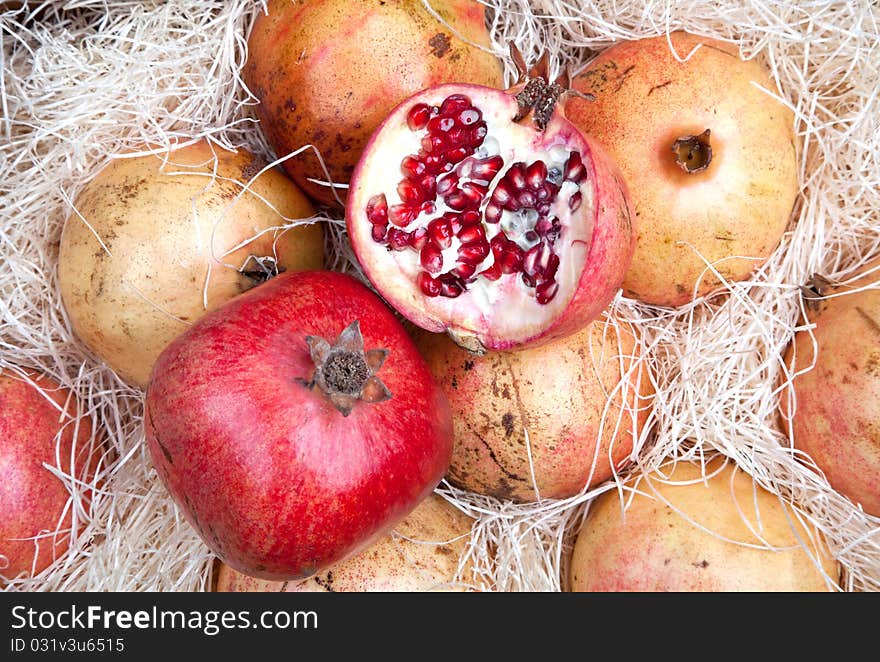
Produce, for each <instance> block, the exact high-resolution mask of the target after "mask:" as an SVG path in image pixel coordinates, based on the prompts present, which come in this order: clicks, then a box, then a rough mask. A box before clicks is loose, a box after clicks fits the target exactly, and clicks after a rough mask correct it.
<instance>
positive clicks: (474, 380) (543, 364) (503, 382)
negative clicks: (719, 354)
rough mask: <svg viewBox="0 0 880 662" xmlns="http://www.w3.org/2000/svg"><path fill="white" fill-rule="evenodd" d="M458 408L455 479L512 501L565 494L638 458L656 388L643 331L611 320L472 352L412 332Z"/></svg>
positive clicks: (452, 479) (451, 473)
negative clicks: (637, 442) (529, 344)
mask: <svg viewBox="0 0 880 662" xmlns="http://www.w3.org/2000/svg"><path fill="white" fill-rule="evenodd" d="M414 337H415V338H416V343H417V345H418V346H419V349H420V350H421V351H422V354H423V355H424V356H425V358H426V359H427V361H428V365H429V366H430V368H431V372H432V373H433V374H434V376H435V377H436V378H437V380H438V381H439V382H440V385H441V386H442V387H443V389H444V391H445V392H446V394H447V396H448V397H449V402H450V405H451V406H452V415H453V423H454V426H455V445H454V446H453V451H452V464H451V466H450V469H449V473H448V474H447V479H448V480H449V481H450V482H451V483H453V484H455V485H457V486H458V487H461V488H463V489H467V490H470V491H472V492H476V493H478V494H483V495H488V496H494V497H497V498H501V499H511V500H513V501H519V502H524V501H534V500H535V499H536V498H537V497H538V495H540V496H541V497H542V498H557V499H561V498H566V497H570V496H574V495H575V494H577V493H578V492H580V491H581V490H582V489H583V488H585V487H588V486H595V485H598V484H599V483H602V482H603V481H606V480H608V479H609V478H611V477H612V476H613V475H614V472H615V470H616V471H618V472H619V471H622V470H623V469H624V468H625V467H626V465H627V464H628V463H629V461H630V456H631V454H632V451H633V444H634V438H635V437H637V436H638V435H639V434H640V433H641V431H642V429H643V428H644V426H645V421H646V419H647V417H648V413H649V411H650V409H651V398H652V396H653V386H652V383H651V380H650V376H649V374H648V368H647V365H646V364H645V363H643V362H642V363H640V362H639V358H640V350H639V345H638V339H637V336H636V332H635V330H634V329H633V328H632V327H630V326H629V325H627V324H626V323H625V322H622V321H621V322H619V323H618V324H616V325H615V324H613V323H612V321H611V320H610V319H609V318H607V317H605V318H602V319H599V320H597V321H595V322H593V323H592V324H590V325H589V326H587V328H585V329H584V330H582V331H580V332H578V333H575V334H573V335H570V336H567V337H565V338H563V339H561V340H555V341H553V342H550V343H547V344H544V345H541V346H539V347H535V348H527V349H521V350H517V351H507V352H488V353H486V354H485V355H483V356H474V355H473V354H470V353H468V352H466V351H464V350H462V349H461V348H459V347H458V346H457V345H456V344H455V343H453V342H452V340H450V339H449V337H448V336H446V335H445V334H435V333H432V334H429V333H414Z"/></svg>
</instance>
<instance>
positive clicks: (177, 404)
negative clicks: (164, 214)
mask: <svg viewBox="0 0 880 662" xmlns="http://www.w3.org/2000/svg"><path fill="white" fill-rule="evenodd" d="M144 417H145V428H146V438H147V444H148V446H149V449H150V453H151V455H152V458H153V462H154V463H155V466H156V468H157V470H158V472H159V475H160V476H161V477H162V480H163V481H164V483H165V485H166V486H167V487H168V489H169V491H170V492H171V494H172V496H173V497H174V498H175V500H176V501H177V503H178V505H179V506H180V507H181V509H182V510H183V512H184V514H185V515H186V517H187V519H188V520H189V521H190V523H191V524H192V525H193V526H194V527H195V528H196V529H197V530H198V531H199V533H200V534H201V536H202V538H203V539H204V540H205V542H206V543H207V544H208V546H209V547H211V549H212V550H213V551H214V552H215V553H216V554H217V555H218V556H219V557H220V559H221V560H223V561H224V562H225V563H226V564H227V565H229V566H231V567H232V568H234V569H236V570H238V571H239V572H243V573H245V574H248V575H251V576H254V577H261V578H264V579H296V578H301V577H304V576H308V575H311V574H314V573H315V572H318V571H319V570H321V569H323V568H326V567H327V566H329V565H331V564H333V563H336V562H337V561H340V560H342V559H343V558H346V557H348V556H349V555H351V554H354V553H356V552H358V551H360V550H361V549H363V548H365V547H366V546H368V545H369V544H370V543H371V542H372V541H373V540H374V539H375V538H377V537H378V536H380V535H382V534H383V533H385V532H386V531H387V530H388V529H389V528H390V527H392V526H394V525H395V524H396V523H397V522H399V521H400V520H402V519H403V518H404V517H406V515H408V514H409V513H410V511H411V510H412V509H413V508H415V506H416V505H418V504H419V502H421V501H422V500H423V499H424V498H425V497H426V496H427V495H428V494H430V493H431V491H432V490H433V489H434V487H436V485H437V484H438V483H439V481H440V479H441V478H442V476H443V474H444V472H445V471H446V469H447V467H448V465H449V460H450V455H451V450H452V421H451V416H450V412H449V404H448V402H447V400H446V397H445V395H444V394H443V392H442V390H441V389H440V388H439V387H438V386H437V384H436V383H435V382H434V380H433V378H432V376H431V373H430V372H429V370H428V367H427V365H426V364H425V361H424V359H422V357H421V356H420V354H419V353H418V350H417V349H416V347H415V345H414V344H413V342H412V340H411V339H410V337H409V336H408V335H407V333H406V331H405V330H404V328H403V326H402V325H401V323H400V322H399V321H398V320H397V318H396V317H395V316H394V314H393V313H392V312H391V310H389V309H388V307H387V306H386V305H385V304H384V303H383V302H382V301H381V299H379V297H377V296H376V295H375V294H374V293H373V292H371V291H370V290H369V289H368V288H367V287H366V286H364V285H363V284H361V283H360V282H358V281H357V280H355V279H354V278H352V277H351V276H347V275H344V274H339V273H334V272H329V271H314V272H286V273H283V274H281V275H280V276H277V277H275V278H273V279H271V280H270V281H268V282H266V283H264V284H263V285H260V287H257V288H254V289H253V290H250V291H248V292H246V293H244V294H243V295H240V296H239V297H237V298H235V299H233V300H231V301H229V302H228V303H227V304H224V305H223V306H221V307H220V308H218V309H216V310H215V311H213V312H211V313H209V314H208V315H206V316H205V317H203V318H201V319H199V320H198V321H197V322H196V323H195V324H194V325H193V326H192V327H191V328H190V329H188V330H187V331H186V332H185V333H184V334H183V335H181V336H180V337H178V338H177V339H176V340H175V341H174V342H173V343H172V344H171V345H169V346H168V347H167V348H166V349H165V350H164V351H163V352H162V354H161V355H160V356H159V359H158V361H157V362H156V364H155V366H154V368H153V372H152V375H151V378H150V383H149V386H148V388H147V396H146V410H145V414H144Z"/></svg>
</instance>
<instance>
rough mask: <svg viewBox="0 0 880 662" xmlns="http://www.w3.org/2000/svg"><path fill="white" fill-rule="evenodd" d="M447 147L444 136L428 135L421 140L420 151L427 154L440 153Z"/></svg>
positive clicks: (447, 143) (446, 140)
mask: <svg viewBox="0 0 880 662" xmlns="http://www.w3.org/2000/svg"><path fill="white" fill-rule="evenodd" d="M448 146H449V141H448V139H447V137H446V136H443V135H437V134H428V135H427V136H425V137H424V138H422V149H423V150H425V151H426V152H428V153H429V154H433V153H438V152H442V151H443V150H444V149H446V148H447V147H448Z"/></svg>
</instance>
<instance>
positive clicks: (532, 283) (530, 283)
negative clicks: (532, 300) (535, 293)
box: [522, 271, 538, 287]
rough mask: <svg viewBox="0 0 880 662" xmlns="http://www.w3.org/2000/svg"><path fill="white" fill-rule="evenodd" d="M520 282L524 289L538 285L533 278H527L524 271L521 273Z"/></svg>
mask: <svg viewBox="0 0 880 662" xmlns="http://www.w3.org/2000/svg"><path fill="white" fill-rule="evenodd" d="M522 280H523V283H524V284H525V286H526V287H534V286H535V285H536V284H537V283H538V281H536V280H535V278H534V276H529V275H528V274H527V273H526V272H525V271H523V273H522Z"/></svg>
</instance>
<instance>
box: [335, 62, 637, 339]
mask: <svg viewBox="0 0 880 662" xmlns="http://www.w3.org/2000/svg"><path fill="white" fill-rule="evenodd" d="M545 66H546V63H545ZM557 83H558V81H557ZM557 83H554V84H552V85H550V84H548V83H547V81H546V75H545V74H544V73H543V72H538V73H535V72H534V71H533V72H532V75H531V76H530V77H529V78H527V79H526V80H524V81H523V82H522V84H520V85H518V86H516V87H514V88H512V89H511V90H508V91H503V90H496V89H492V88H487V87H481V86H476V85H458V84H456V85H442V86H438V87H434V88H430V89H428V90H424V91H422V92H420V93H418V94H416V95H414V96H413V97H411V98H409V99H407V100H406V101H404V102H403V103H402V104H400V105H399V106H398V107H397V108H396V109H395V110H394V111H392V113H391V115H390V116H389V117H388V118H387V119H386V120H385V122H384V123H383V124H382V125H381V126H380V127H379V129H378V130H377V131H376V132H375V133H374V134H373V136H372V139H371V140H370V143H369V144H368V146H367V148H366V150H365V151H364V154H363V156H362V158H361V159H360V162H359V163H358V166H357V168H356V170H355V172H354V176H353V177H352V180H351V186H350V190H349V195H348V204H347V207H346V221H347V224H348V232H349V236H350V239H351V242H352V245H353V247H354V250H355V253H356V255H357V257H358V260H359V261H360V263H361V265H362V267H363V269H364V272H365V274H366V275H367V277H368V278H369V279H370V281H371V282H372V283H373V285H374V286H375V287H376V289H377V290H378V291H379V293H380V294H381V295H382V296H383V297H384V298H385V299H386V300H387V301H388V302H389V303H390V304H391V305H393V306H394V307H395V308H396V309H397V310H398V311H399V312H400V313H401V314H402V315H404V316H405V317H407V318H408V319H409V320H411V321H412V322H413V323H415V324H417V325H418V326H421V327H422V328H425V329H427V330H429V331H447V332H449V333H450V335H451V336H452V337H453V339H455V340H456V342H458V343H459V344H461V345H462V346H463V347H465V348H467V349H469V350H471V351H474V352H482V351H485V349H507V348H511V347H515V346H518V345H524V344H537V343H540V342H543V341H548V340H550V339H552V338H556V337H561V336H564V335H568V334H570V333H574V332H575V331H578V330H579V329H581V328H583V327H584V326H586V325H587V324H588V323H589V322H591V321H592V320H593V319H595V318H596V317H597V316H598V315H599V314H600V313H601V312H602V310H604V309H605V308H606V307H607V306H608V304H609V303H610V302H611V300H612V299H613V297H614V295H615V294H616V292H617V291H618V289H619V288H620V285H621V283H622V281H623V277H624V274H625V272H626V269H627V267H628V266H629V262H630V260H631V259H632V254H633V250H634V246H635V237H636V231H635V228H634V226H633V218H632V215H631V212H630V205H629V201H628V193H627V190H626V186H625V184H624V182H623V180H622V179H621V177H620V174H619V172H618V170H617V168H616V166H615V165H614V163H613V162H612V161H611V160H610V158H609V157H608V156H607V155H606V153H605V152H604V150H603V149H602V148H601V147H600V146H599V145H598V144H597V143H596V142H595V141H593V140H591V139H590V138H589V136H584V135H582V134H581V133H580V132H579V131H578V130H577V129H576V128H575V127H574V126H573V125H572V124H570V123H569V122H568V121H567V120H566V119H565V117H564V115H563V113H562V110H561V108H559V107H554V106H555V102H556V100H557V98H558V97H559V96H560V94H561V93H564V92H565V90H564V89H563V88H562V87H560V86H559V85H558V84H557ZM526 118H528V121H526Z"/></svg>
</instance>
